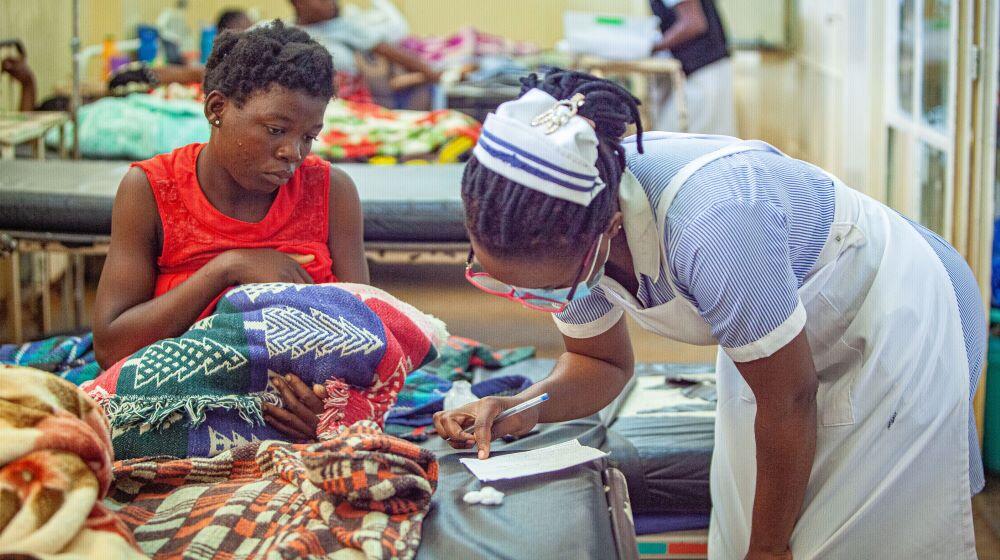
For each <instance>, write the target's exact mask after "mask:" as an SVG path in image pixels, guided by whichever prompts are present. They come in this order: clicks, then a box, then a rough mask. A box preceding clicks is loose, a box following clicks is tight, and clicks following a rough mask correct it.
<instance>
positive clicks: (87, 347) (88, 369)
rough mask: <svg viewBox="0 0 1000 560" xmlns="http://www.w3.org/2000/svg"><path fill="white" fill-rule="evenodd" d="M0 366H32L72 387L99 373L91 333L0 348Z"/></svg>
mask: <svg viewBox="0 0 1000 560" xmlns="http://www.w3.org/2000/svg"><path fill="white" fill-rule="evenodd" d="M0 364H8V365H15V366H31V367H33V368H35V369H40V370H44V371H48V372H51V373H54V374H56V375H58V376H59V377H62V378H63V379H65V380H66V381H69V382H70V383H72V384H74V385H79V384H81V383H83V382H84V381H90V380H91V379H93V378H95V377H97V374H98V372H100V370H101V366H99V365H98V364H97V360H96V359H95V358H94V336H93V335H92V334H90V333H87V334H85V335H83V336H55V337H52V338H47V339H45V340H39V341H37V342H26V343H24V344H4V345H0Z"/></svg>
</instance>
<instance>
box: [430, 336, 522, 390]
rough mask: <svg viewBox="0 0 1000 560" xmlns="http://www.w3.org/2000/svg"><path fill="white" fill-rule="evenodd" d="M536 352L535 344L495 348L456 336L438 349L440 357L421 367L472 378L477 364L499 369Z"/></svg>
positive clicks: (454, 377)
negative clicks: (532, 345) (533, 345)
mask: <svg viewBox="0 0 1000 560" xmlns="http://www.w3.org/2000/svg"><path fill="white" fill-rule="evenodd" d="M534 355H535V349H534V348H532V347H531V346H520V347H518V348H508V349H505V350H495V349H493V348H491V347H489V346H488V345H486V344H483V343H481V342H477V341H475V340H472V339H470V338H462V337H460V336H452V337H449V338H448V342H447V344H446V345H444V346H442V347H441V349H440V351H439V352H438V358H437V359H436V360H434V361H433V362H430V363H429V364H427V365H426V366H424V367H422V368H420V369H421V371H425V372H427V373H432V374H434V375H436V376H438V377H442V378H444V379H447V380H448V381H456V380H458V379H461V380H463V381H472V374H473V372H474V371H475V369H476V368H486V369H499V368H502V367H507V366H512V365H514V364H516V363H518V362H523V361H525V360H528V359H530V358H532V357H534Z"/></svg>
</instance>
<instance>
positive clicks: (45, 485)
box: [0, 366, 144, 560]
mask: <svg viewBox="0 0 1000 560" xmlns="http://www.w3.org/2000/svg"><path fill="white" fill-rule="evenodd" d="M111 463H112V457H111V441H110V437H109V433H108V423H107V420H106V419H105V418H104V417H103V416H102V415H101V412H100V410H99V409H98V408H97V406H96V405H95V404H94V402H93V401H92V400H90V398H88V397H87V396H86V395H85V394H83V392H82V391H80V390H79V389H77V388H76V387H75V386H74V385H73V384H71V383H69V382H68V381H65V380H63V379H60V378H58V377H56V376H54V375H52V374H50V373H46V372H43V371H39V370H34V369H30V368H26V367H16V366H0V506H2V507H0V557H11V556H15V555H18V554H32V555H45V557H47V558H93V559H95V560H97V559H103V558H122V559H129V558H142V557H144V556H143V555H142V554H141V553H140V552H139V550H138V548H136V546H135V542H134V541H133V540H132V537H131V534H130V532H129V531H128V529H127V528H126V526H125V525H124V524H122V523H121V521H120V520H119V519H118V517H117V516H115V515H114V514H113V513H112V512H111V511H109V510H108V509H107V508H106V507H105V506H104V505H103V504H102V502H101V500H102V499H103V498H104V496H105V495H106V493H107V491H108V488H109V486H110V485H111Z"/></svg>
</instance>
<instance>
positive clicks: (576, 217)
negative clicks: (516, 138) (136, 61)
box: [462, 68, 642, 257]
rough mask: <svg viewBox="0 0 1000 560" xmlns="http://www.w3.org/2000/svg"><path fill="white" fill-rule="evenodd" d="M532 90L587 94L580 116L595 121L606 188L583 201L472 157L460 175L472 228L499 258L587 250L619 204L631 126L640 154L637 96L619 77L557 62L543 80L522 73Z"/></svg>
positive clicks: (525, 87)
mask: <svg viewBox="0 0 1000 560" xmlns="http://www.w3.org/2000/svg"><path fill="white" fill-rule="evenodd" d="M533 88H538V89H540V90H542V91H544V92H546V93H548V94H549V95H551V96H552V97H554V98H556V99H569V98H570V97H572V96H573V95H575V94H577V93H581V94H583V95H584V99H585V100H584V103H583V105H582V106H581V107H580V108H579V110H578V112H577V114H578V115H580V116H582V117H586V118H588V119H590V120H591V121H593V122H594V125H595V127H594V128H595V130H596V132H597V139H598V147H597V154H598V155H597V162H596V166H597V171H598V174H599V175H600V177H601V180H602V181H604V184H605V185H607V187H605V188H604V189H603V190H602V191H601V192H600V193H599V194H598V195H597V196H596V197H595V198H594V200H592V201H591V202H590V204H589V205H588V206H582V205H579V204H575V203H572V202H569V201H566V200H562V199H559V198H555V197H551V196H548V195H546V194H543V193H540V192H538V191H535V190H532V189H529V188H527V187H524V186H522V185H520V184H518V183H515V182H514V181H511V180H510V179H508V178H506V177H504V176H503V175H500V174H499V173H496V172H495V171H492V170H490V169H488V168H487V167H486V166H484V165H482V164H481V163H480V162H479V161H478V160H477V159H476V158H475V156H473V157H472V158H470V160H469V162H468V164H467V165H466V167H465V173H464V176H463V177H462V201H463V202H464V206H465V223H466V227H467V228H468V230H469V234H470V235H471V236H472V237H473V238H474V239H475V240H476V242H477V243H478V244H479V245H480V246H481V247H483V248H484V249H486V250H487V251H489V252H490V253H491V254H493V255H496V256H500V257H512V256H520V257H534V256H545V255H550V254H553V253H554V252H556V251H559V252H560V253H562V254H566V253H567V251H568V252H569V254H572V255H575V254H577V253H583V252H585V251H586V250H587V249H588V248H589V246H590V244H592V243H593V242H594V241H595V240H596V238H597V236H598V235H599V234H600V233H601V232H603V231H604V230H605V228H607V226H608V222H609V221H610V220H611V216H612V215H613V214H614V212H615V210H616V209H617V205H618V187H619V184H620V182H621V177H622V173H623V172H624V169H625V150H624V148H623V147H622V145H621V139H622V137H623V136H624V135H625V132H626V130H627V128H628V125H630V124H635V125H636V129H637V132H638V148H639V152H640V153H642V123H641V120H640V117H639V100H638V99H636V98H635V97H634V96H633V95H632V94H630V93H629V92H628V91H626V90H625V89H624V88H622V87H621V86H619V85H618V84H615V83H614V82H610V81H607V80H602V79H600V78H597V77H595V76H592V75H590V74H584V73H581V72H572V71H567V70H561V69H558V68H555V69H552V70H550V71H549V72H547V73H546V74H545V77H544V78H542V79H539V78H538V76H537V75H536V74H532V75H530V76H528V77H526V78H522V79H521V95H524V94H525V93H527V92H528V91H529V90H531V89H533Z"/></svg>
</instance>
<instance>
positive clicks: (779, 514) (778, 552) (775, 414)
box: [719, 331, 819, 559]
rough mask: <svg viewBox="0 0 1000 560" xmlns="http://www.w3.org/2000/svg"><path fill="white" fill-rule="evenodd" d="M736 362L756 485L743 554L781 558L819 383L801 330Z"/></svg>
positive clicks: (795, 509)
mask: <svg viewBox="0 0 1000 560" xmlns="http://www.w3.org/2000/svg"><path fill="white" fill-rule="evenodd" d="M736 366H737V369H739V371H740V373H741V374H742V375H743V378H744V379H745V380H746V382H747V384H748V385H749V386H750V389H752V390H753V394H754V397H755V398H756V400H757V418H756V421H755V423H754V433H755V436H756V442H757V488H756V493H755V496H754V502H753V517H752V525H751V530H750V551H749V553H748V555H747V558H748V559H750V558H784V557H786V556H784V554H786V553H787V551H788V546H789V541H790V540H791V536H792V529H794V527H795V523H796V521H797V520H798V517H799V514H800V513H801V510H802V501H803V499H804V497H805V493H806V485H807V483H808V482H809V473H810V471H811V470H812V464H813V458H814V456H815V454H816V389H817V386H818V383H819V382H818V380H817V378H816V367H815V365H814V364H813V360H812V352H811V351H810V349H809V340H808V339H807V338H806V335H805V332H804V331H803V332H801V333H799V335H798V336H796V337H795V338H794V339H792V341H791V342H789V343H788V344H787V345H786V346H785V347H784V348H782V349H780V350H778V351H777V352H776V353H774V354H773V355H772V356H770V357H767V358H763V359H760V360H756V361H753V362H745V363H738V364H736ZM719 443H722V442H719Z"/></svg>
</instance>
